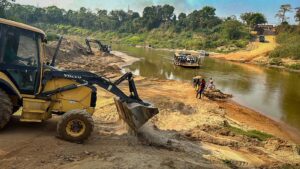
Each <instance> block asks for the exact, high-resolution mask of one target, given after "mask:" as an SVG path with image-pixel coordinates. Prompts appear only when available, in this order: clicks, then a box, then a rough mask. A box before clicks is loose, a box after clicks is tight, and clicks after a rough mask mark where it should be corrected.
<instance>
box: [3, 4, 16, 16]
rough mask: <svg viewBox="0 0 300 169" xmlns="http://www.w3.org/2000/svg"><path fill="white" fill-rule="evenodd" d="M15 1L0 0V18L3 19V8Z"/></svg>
mask: <svg viewBox="0 0 300 169" xmlns="http://www.w3.org/2000/svg"><path fill="white" fill-rule="evenodd" d="M14 1H15V0H0V17H5V8H7V7H8V6H9V5H10V4H11V3H10V2H14Z"/></svg>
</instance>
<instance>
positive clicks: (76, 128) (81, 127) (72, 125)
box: [66, 119, 86, 137]
mask: <svg viewBox="0 0 300 169" xmlns="http://www.w3.org/2000/svg"><path fill="white" fill-rule="evenodd" d="M85 129H86V125H85V123H84V122H83V121H82V120H78V119H74V120H71V121H69V122H68V124H67V128H66V131H67V134H68V135H70V136H72V137H79V136H81V135H82V134H83V133H84V132H85Z"/></svg>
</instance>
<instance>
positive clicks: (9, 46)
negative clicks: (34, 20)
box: [3, 31, 38, 66]
mask: <svg viewBox="0 0 300 169" xmlns="http://www.w3.org/2000/svg"><path fill="white" fill-rule="evenodd" d="M4 50H5V55H4V58H3V62H4V63H6V64H12V65H20V66H37V64H38V46H37V40H36V38H35V36H34V33H27V32H16V31H9V32H8V33H7V36H6V45H5V49H4Z"/></svg>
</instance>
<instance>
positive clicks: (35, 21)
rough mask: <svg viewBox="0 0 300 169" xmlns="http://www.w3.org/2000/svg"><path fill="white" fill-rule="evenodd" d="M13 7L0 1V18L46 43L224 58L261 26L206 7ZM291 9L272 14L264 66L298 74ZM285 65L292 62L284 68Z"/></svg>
mask: <svg viewBox="0 0 300 169" xmlns="http://www.w3.org/2000/svg"><path fill="white" fill-rule="evenodd" d="M13 1H14V0H1V1H0V3H1V7H0V17H3V18H7V19H11V20H15V21H19V22H24V23H27V24H31V25H35V26H37V27H40V28H42V29H44V30H46V32H47V34H48V38H49V39H50V40H53V38H55V37H56V34H67V35H75V36H80V37H85V36H86V37H87V36H92V37H95V38H98V39H101V40H104V41H108V43H120V44H128V45H133V46H137V45H139V46H151V47H154V48H173V49H178V48H179V49H194V50H199V49H206V50H210V51H215V52H219V53H230V52H234V51H237V50H239V49H243V48H246V47H247V45H248V44H249V42H251V41H253V40H254V39H255V36H253V35H251V34H250V30H251V29H253V28H254V27H255V25H257V24H263V23H267V20H266V18H265V16H264V15H263V14H262V13H254V12H245V13H243V14H241V16H240V18H241V20H242V22H241V21H240V20H238V19H237V17H236V16H230V17H226V18H222V17H219V16H216V13H215V12H216V9H215V8H214V7H211V6H205V7H203V8H202V9H199V10H194V11H193V12H191V13H189V14H186V13H180V14H178V15H175V13H174V11H175V8H174V7H173V6H171V5H163V6H160V5H157V6H148V7H145V8H144V10H143V12H142V15H140V14H139V13H138V12H134V11H132V10H128V11H127V12H126V11H124V10H112V11H110V12H108V11H107V10H104V9H97V10H95V11H91V10H89V9H87V8H84V7H81V8H80V9H79V10H77V11H74V10H68V11H66V10H64V9H60V8H58V7H56V6H49V7H45V8H40V7H35V6H30V5H20V4H17V3H14V2H13ZM292 9H293V8H292V7H291V5H289V4H284V5H282V6H281V7H280V9H279V11H278V13H277V14H276V17H278V18H279V19H280V21H281V25H279V26H277V32H276V33H277V34H278V35H277V36H276V42H277V43H278V46H277V47H276V49H275V50H273V51H271V52H270V53H268V60H269V62H268V64H270V65H275V66H284V67H287V68H290V69H300V63H299V61H298V60H299V59H300V51H299V50H300V42H299V40H298V39H299V38H300V26H299V25H289V24H288V23H287V17H286V13H288V12H291V11H292ZM295 9H296V10H295V21H296V23H297V22H298V23H299V21H300V8H295ZM287 59H291V60H292V62H289V64H286V60H287ZM295 60H296V61H295Z"/></svg>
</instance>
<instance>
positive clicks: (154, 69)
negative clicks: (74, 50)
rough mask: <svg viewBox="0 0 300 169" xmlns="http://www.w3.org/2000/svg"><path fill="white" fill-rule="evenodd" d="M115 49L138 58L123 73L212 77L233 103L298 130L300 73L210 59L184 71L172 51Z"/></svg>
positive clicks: (299, 127) (150, 75)
mask: <svg viewBox="0 0 300 169" xmlns="http://www.w3.org/2000/svg"><path fill="white" fill-rule="evenodd" d="M114 50H118V51H122V52H124V53H127V54H128V55H131V56H134V57H137V58H140V60H139V61H137V62H135V63H133V64H132V65H130V66H128V67H125V71H132V72H133V73H134V74H136V75H141V76H144V77H155V78H161V79H173V80H180V81H191V79H192V78H193V77H194V76H197V75H201V76H204V77H205V78H206V79H207V80H208V78H213V80H214V82H215V85H216V87H217V88H218V89H220V90H221V91H223V92H225V93H230V94H232V95H233V100H234V101H236V102H238V103H239V104H241V105H244V106H246V107H249V108H251V109H254V110H256V111H258V112H261V113H263V114H265V115H267V116H269V117H271V118H273V119H276V120H280V121H282V122H284V123H286V124H288V125H289V126H292V127H294V128H296V129H297V130H298V131H300V73H294V72H288V71H285V70H280V69H276V68H267V67H261V66H255V65H247V64H241V63H233V62H228V61H223V60H216V59H212V58H209V57H207V58H205V60H204V63H203V67H201V68H200V69H187V68H181V67H178V66H174V65H173V62H172V58H173V55H174V52H170V51H160V50H153V49H145V48H135V47H128V46H114Z"/></svg>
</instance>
